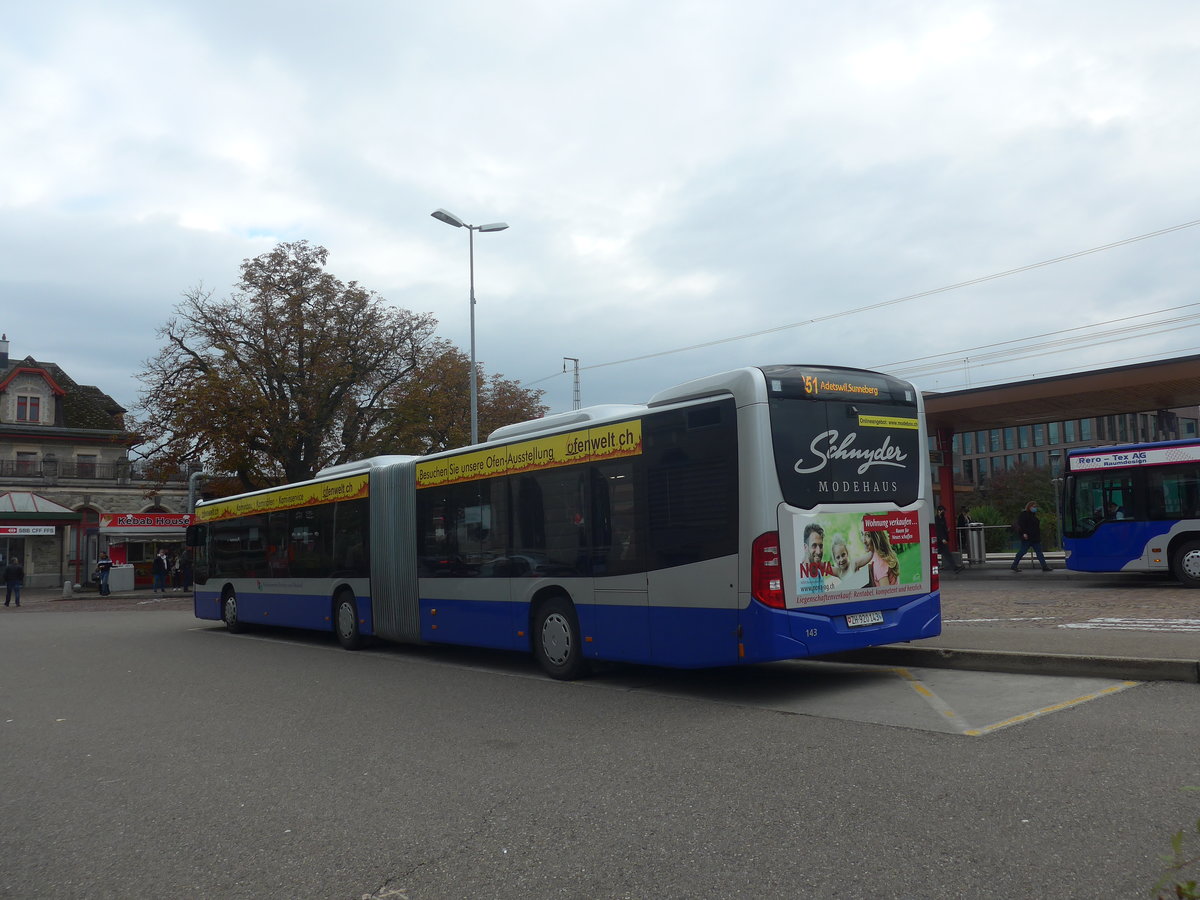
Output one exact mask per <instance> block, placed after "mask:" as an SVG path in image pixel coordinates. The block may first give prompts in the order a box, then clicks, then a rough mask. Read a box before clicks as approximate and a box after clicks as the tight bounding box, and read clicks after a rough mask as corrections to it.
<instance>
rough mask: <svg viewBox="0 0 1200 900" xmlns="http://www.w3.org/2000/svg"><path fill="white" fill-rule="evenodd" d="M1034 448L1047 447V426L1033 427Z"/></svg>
mask: <svg viewBox="0 0 1200 900" xmlns="http://www.w3.org/2000/svg"><path fill="white" fill-rule="evenodd" d="M1033 446H1035V447H1045V446H1046V426H1045V425H1034V426H1033Z"/></svg>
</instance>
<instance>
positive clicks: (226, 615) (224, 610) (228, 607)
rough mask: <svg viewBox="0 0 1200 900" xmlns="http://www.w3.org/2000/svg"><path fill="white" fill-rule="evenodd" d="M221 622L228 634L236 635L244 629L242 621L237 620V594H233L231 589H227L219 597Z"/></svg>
mask: <svg viewBox="0 0 1200 900" xmlns="http://www.w3.org/2000/svg"><path fill="white" fill-rule="evenodd" d="M221 621H222V622H224V623H225V627H226V629H228V631H229V633H230V634H237V633H238V632H239V631H244V630H245V628H246V626H245V625H243V624H242V620H241V619H239V618H238V608H237V594H236V593H234V590H233V588H229V589H228V590H227V591H225V593H224V594H222V595H221Z"/></svg>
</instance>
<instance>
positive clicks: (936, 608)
mask: <svg viewBox="0 0 1200 900" xmlns="http://www.w3.org/2000/svg"><path fill="white" fill-rule="evenodd" d="M897 600H898V603H897V605H896V606H895V607H894V608H891V609H882V610H879V609H875V610H872V611H873V612H878V613H880V614H881V616H882V618H883V621H882V622H880V623H877V624H868V625H852V624H850V620H849V619H847V616H848V615H854V614H855V613H860V612H862V610H863V605H862V604H861V603H848V604H839V605H834V606H823V607H815V608H809V609H805V610H782V609H772V608H770V607H767V606H763V605H762V604H761V603H758V602H756V601H751V602H750V604H749V605H748V606H747V607H746V608H745V609H744V610H743V611H742V644H743V648H744V649H743V654H744V655H743V658H742V661H743V662H748V663H754V662H768V661H770V660H779V659H799V658H803V657H806V656H826V655H828V654H830V653H840V652H842V651H844V650H859V649H862V648H864V647H875V646H879V645H881V644H895V643H901V642H904V641H915V640H920V639H922V638H930V637H937V636H938V635H939V634H941V633H942V614H941V592H940V591H933V592H932V593H929V594H921V595H919V596H917V597H911V596H910V597H900V598H897Z"/></svg>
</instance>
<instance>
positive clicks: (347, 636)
mask: <svg viewBox="0 0 1200 900" xmlns="http://www.w3.org/2000/svg"><path fill="white" fill-rule="evenodd" d="M333 630H334V631H335V632H337V639H338V643H339V644H341V645H342V646H343V647H345V648H346V649H347V650H361V649H362V647H363V644H364V643H365V639H364V638H363V634H362V631H360V630H359V626H358V606H357V605H356V604H355V602H354V598H353V597H352V596H350V595H349V594H348V593H345V592H343V593H341V594H338V595H337V599H335V600H334V602H333Z"/></svg>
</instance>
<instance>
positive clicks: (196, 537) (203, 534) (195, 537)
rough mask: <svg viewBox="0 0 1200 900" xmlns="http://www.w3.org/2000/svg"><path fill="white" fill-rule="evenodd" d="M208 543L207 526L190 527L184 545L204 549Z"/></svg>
mask: <svg viewBox="0 0 1200 900" xmlns="http://www.w3.org/2000/svg"><path fill="white" fill-rule="evenodd" d="M207 542H208V526H207V525H189V526H188V527H187V533H186V535H185V536H184V543H185V544H187V546H189V547H203V546H204V545H205V544H206V543H207Z"/></svg>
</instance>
